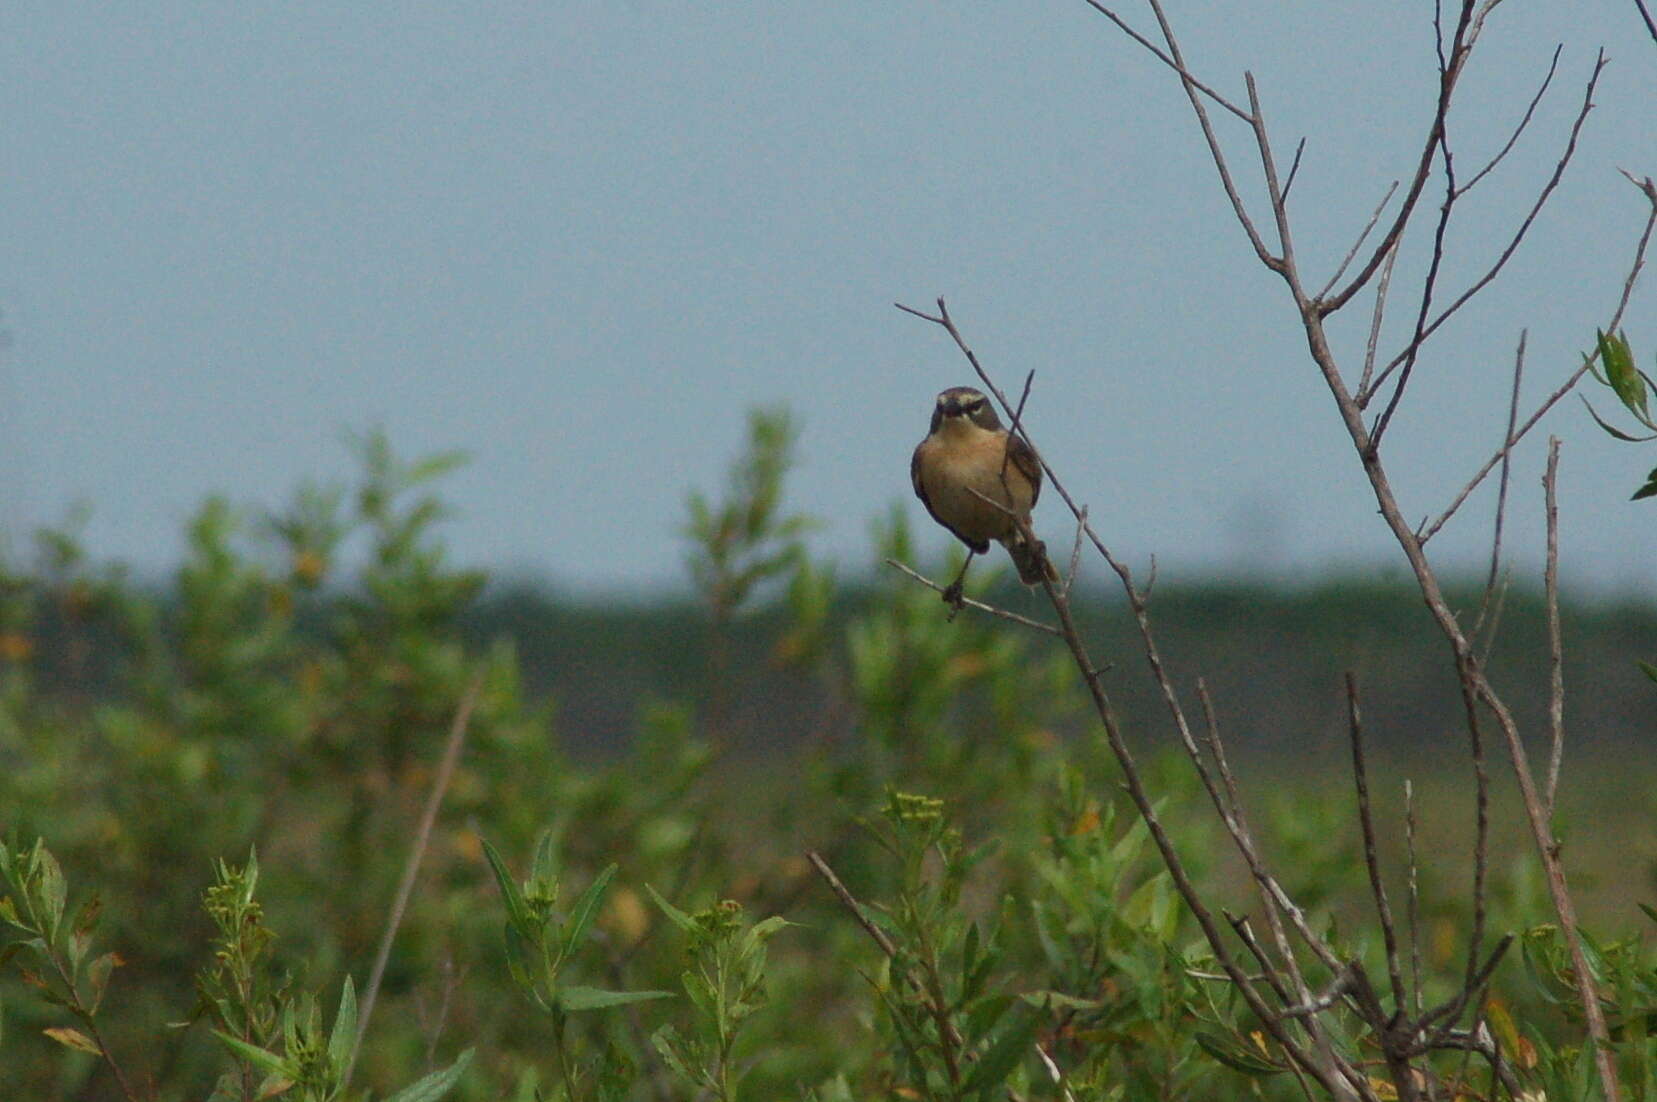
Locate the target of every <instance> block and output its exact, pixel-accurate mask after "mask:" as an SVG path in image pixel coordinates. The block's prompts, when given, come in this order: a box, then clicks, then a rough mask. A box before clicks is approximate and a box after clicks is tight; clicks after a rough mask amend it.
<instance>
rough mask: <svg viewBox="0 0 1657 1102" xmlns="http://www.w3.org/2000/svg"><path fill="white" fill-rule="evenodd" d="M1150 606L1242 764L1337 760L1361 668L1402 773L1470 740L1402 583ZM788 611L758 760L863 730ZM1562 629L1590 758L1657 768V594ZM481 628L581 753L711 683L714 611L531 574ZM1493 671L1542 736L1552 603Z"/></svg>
mask: <svg viewBox="0 0 1657 1102" xmlns="http://www.w3.org/2000/svg"><path fill="white" fill-rule="evenodd" d="M895 577H896V576H895V574H894V578H895ZM881 581H882V583H883V584H882V586H881V587H879V588H877V587H875V586H874V585H873V584H872V583H863V584H854V585H849V586H847V587H845V588H844V589H842V590H841V591H839V592H838V593H837V594H836V597H835V602H834V610H833V613H832V616H833V619H834V621H835V623H836V624H838V625H842V626H843V625H844V624H846V623H848V622H849V621H851V620H852V619H854V618H855V617H856V616H858V615H860V614H861V613H863V612H864V611H866V610H868V609H869V608H870V607H871V605H872V604H874V603H876V602H878V601H880V600H882V599H884V597H883V595H884V594H885V593H886V592H887V590H888V588H889V585H890V584H907V583H902V582H901V579H899V580H898V581H897V582H891V583H888V582H887V580H886V579H881ZM1479 593H1480V591H1479V589H1477V588H1475V587H1472V586H1467V587H1464V588H1463V589H1461V590H1460V591H1459V592H1458V593H1455V594H1454V596H1456V597H1458V598H1459V604H1458V607H1461V608H1466V609H1476V608H1477V606H1478V598H1479ZM1567 600H1568V599H1567ZM994 602H995V603H998V604H1003V605H1005V606H1006V607H1008V608H1011V609H1014V610H1016V611H1020V612H1024V613H1026V614H1028V615H1031V616H1037V617H1039V616H1040V614H1041V612H1042V608H1041V605H1042V602H1041V600H1040V598H1039V595H1035V594H1032V593H1030V592H1029V591H1026V590H1023V589H1021V588H1019V587H1008V588H1006V589H1003V590H999V591H997V593H996V594H995V597H994ZM1078 605H1079V606H1080V608H1081V609H1082V621H1083V624H1084V626H1085V628H1086V630H1087V634H1088V636H1089V638H1090V639H1092V640H1096V641H1097V645H1096V648H1095V653H1097V654H1103V655H1107V656H1110V660H1111V661H1112V663H1113V665H1114V669H1113V670H1112V672H1111V676H1110V677H1109V678H1108V680H1107V684H1108V686H1109V688H1110V692H1111V694H1112V696H1113V698H1115V700H1116V701H1117V703H1118V705H1119V708H1120V710H1121V712H1122V714H1123V715H1124V716H1127V717H1130V722H1131V726H1133V727H1134V728H1135V729H1136V730H1139V731H1141V732H1142V737H1145V738H1155V737H1156V735H1157V732H1159V731H1160V730H1161V728H1162V723H1161V720H1162V715H1161V713H1160V710H1159V705H1158V703H1157V697H1156V694H1155V691H1154V686H1153V685H1152V683H1151V682H1150V680H1149V678H1148V677H1146V676H1145V659H1144V656H1143V654H1142V652H1141V648H1140V646H1139V636H1138V631H1137V629H1136V627H1135V625H1134V623H1133V621H1132V620H1131V618H1130V617H1129V616H1128V614H1127V611H1126V609H1125V608H1124V605H1123V601H1122V599H1121V597H1120V594H1119V593H1117V592H1110V591H1105V590H1100V589H1093V590H1087V591H1085V593H1084V595H1083V596H1080V597H1078ZM940 607H941V606H940ZM963 615H964V616H967V617H971V616H973V615H978V614H975V613H973V612H971V611H968V612H966V613H963ZM1152 615H1153V617H1154V620H1155V626H1156V631H1157V634H1158V637H1159V640H1160V642H1161V645H1162V649H1163V652H1164V655H1165V657H1166V658H1167V660H1168V662H1169V663H1170V665H1171V667H1172V672H1173V674H1174V675H1175V677H1176V678H1177V679H1179V680H1180V681H1181V682H1182V683H1184V684H1186V685H1190V684H1191V683H1193V682H1194V681H1195V679H1196V678H1198V677H1201V678H1203V679H1205V681H1206V682H1207V685H1208V687H1209V690H1210V691H1211V693H1212V694H1213V696H1214V698H1215V701H1216V703H1217V705H1218V707H1219V709H1220V711H1221V713H1222V714H1223V715H1224V716H1225V717H1226V724H1227V729H1228V731H1229V732H1230V734H1231V739H1232V742H1233V744H1234V746H1235V749H1236V752H1238V753H1250V754H1252V753H1256V752H1273V753H1277V752H1281V753H1286V754H1290V755H1293V756H1294V757H1296V758H1297V759H1304V760H1309V761H1319V760H1322V755H1324V754H1326V753H1330V752H1332V753H1333V754H1334V755H1335V760H1336V761H1337V762H1338V761H1339V760H1340V755H1341V754H1342V753H1343V752H1344V747H1343V745H1342V744H1341V741H1340V736H1341V733H1342V731H1343V729H1344V728H1343V724H1344V712H1343V705H1342V702H1341V679H1342V676H1343V675H1344V674H1345V673H1346V671H1348V670H1350V671H1352V672H1354V673H1355V674H1356V675H1357V676H1358V679H1359V684H1360V686H1361V687H1362V689H1363V692H1364V696H1365V700H1366V703H1367V706H1368V707H1367V711H1368V714H1369V730H1370V732H1371V735H1372V737H1373V739H1374V742H1375V744H1376V746H1377V747H1379V748H1381V749H1383V750H1384V751H1385V752H1387V753H1389V754H1393V755H1397V756H1398V758H1399V760H1400V762H1401V763H1402V762H1411V761H1421V760H1422V758H1423V755H1430V754H1431V753H1432V752H1433V751H1434V750H1435V749H1439V748H1441V747H1442V746H1443V745H1444V741H1445V740H1446V739H1450V740H1458V739H1463V738H1465V735H1464V734H1463V733H1462V728H1461V726H1460V724H1459V713H1458V710H1457V709H1458V707H1459V704H1458V698H1457V696H1456V691H1455V683H1454V680H1453V678H1452V677H1451V675H1450V674H1449V672H1448V667H1447V663H1446V660H1445V659H1446V654H1447V653H1448V651H1447V649H1446V647H1445V644H1444V643H1443V642H1442V640H1441V639H1439V638H1436V637H1435V635H1434V633H1433V630H1432V625H1431V621H1430V619H1429V618H1428V616H1427V613H1426V610H1425V608H1424V607H1423V605H1422V603H1421V599H1420V597H1419V596H1418V595H1417V593H1416V592H1415V590H1414V589H1413V587H1411V586H1410V585H1408V584H1407V583H1406V582H1405V581H1403V580H1402V579H1399V580H1397V581H1394V582H1376V581H1375V580H1373V576H1365V577H1356V576H1353V577H1331V578H1327V579H1324V580H1322V581H1318V582H1314V583H1312V584H1308V585H1305V586H1301V587H1297V588H1295V589H1292V590H1290V589H1285V588H1281V587H1274V586H1270V585H1264V584H1257V583H1251V582H1242V581H1238V582H1230V581H1224V580H1216V581H1207V582H1201V583H1197V584H1191V583H1185V584H1182V583H1180V582H1177V581H1164V582H1161V583H1159V584H1158V586H1157V588H1156V590H1155V591H1154V594H1153V598H1152ZM785 617H786V613H785V611H783V610H780V609H779V610H774V611H773V612H771V613H769V614H765V613H762V614H759V615H756V616H754V617H751V618H749V619H746V620H744V621H742V622H741V624H739V625H738V628H737V630H736V631H734V632H733V635H734V637H735V645H736V659H735V661H734V662H733V669H734V673H733V678H734V680H735V681H736V682H737V684H738V685H739V691H738V696H739V697H740V707H739V708H738V709H737V711H736V712H735V714H734V716H733V722H732V728H733V734H734V737H735V739H736V741H737V742H738V743H739V744H740V745H741V746H743V747H744V748H745V749H748V750H753V751H756V752H764V751H765V750H766V749H768V748H788V747H791V746H794V745H795V744H797V743H799V742H801V741H803V740H807V739H811V738H814V737H820V736H821V735H822V733H823V730H824V725H825V723H827V724H828V726H829V727H830V729H832V730H834V731H835V732H836V733H842V734H843V733H844V732H845V730H847V726H846V722H845V721H844V718H843V717H841V720H840V721H838V722H837V720H836V717H834V716H833V715H832V714H831V715H828V716H825V711H829V712H832V709H831V708H830V707H829V704H828V702H827V700H826V699H825V697H826V691H825V689H824V688H823V686H822V684H821V682H820V681H818V680H815V679H812V678H807V677H802V676H799V675H797V674H796V673H795V672H794V671H793V670H792V669H790V668H789V667H788V666H787V665H786V664H784V663H782V662H780V661H778V655H777V653H776V641H777V639H778V638H779V637H781V636H782V635H783V634H785V631H784V619H785ZM1562 621H1563V627H1562V631H1563V637H1564V645H1565V684H1566V693H1567V696H1566V715H1567V721H1568V724H1569V727H1570V731H1571V737H1572V746H1573V750H1574V752H1575V753H1577V754H1579V755H1584V756H1586V757H1590V758H1593V757H1598V756H1600V755H1602V754H1609V755H1614V756H1615V757H1616V759H1617V760H1618V761H1621V762H1624V763H1626V762H1627V761H1628V760H1629V757H1628V756H1629V755H1633V756H1634V760H1636V761H1638V762H1644V761H1645V760H1647V757H1648V756H1649V760H1650V761H1651V762H1652V764H1653V766H1654V767H1657V685H1654V684H1653V683H1652V682H1651V681H1650V680H1649V679H1647V678H1646V677H1645V676H1644V675H1643V674H1642V673H1641V671H1640V670H1639V668H1638V667H1637V665H1636V663H1635V660H1636V659H1637V658H1641V657H1645V658H1651V657H1653V656H1657V603H1632V602H1622V601H1596V602H1591V603H1590V602H1574V603H1572V602H1568V603H1567V604H1566V606H1565V608H1564V610H1563V613H1562ZM464 627H465V630H466V631H467V632H468V633H469V634H472V635H473V636H475V637H476V638H477V639H479V640H484V639H490V638H494V637H497V636H505V637H507V638H510V639H511V640H513V642H514V643H515V644H516V646H517V648H518V653H519V657H520V660H521V662H522V666H523V671H524V678H525V684H526V686H527V687H529V688H530V689H531V690H532V691H534V692H535V693H538V694H541V693H544V694H549V695H550V697H551V699H552V701H553V702H554V704H555V706H556V708H557V714H558V717H559V727H560V731H561V733H562V735H563V737H564V738H565V739H566V740H568V742H569V744H570V745H571V746H572V747H574V748H577V749H579V750H581V751H583V752H594V753H606V752H613V751H615V750H616V749H617V748H618V747H619V745H620V743H621V741H622V740H625V739H626V738H627V737H628V733H629V732H630V731H631V730H632V729H633V726H634V723H635V720H636V718H637V710H638V702H639V701H640V700H648V699H652V698H662V699H669V698H677V697H681V696H683V695H685V694H686V693H689V692H693V691H695V690H696V689H697V687H698V686H700V685H701V684H702V682H703V679H704V678H705V676H706V673H707V661H708V659H707V633H708V626H707V617H706V614H705V612H704V609H703V608H702V606H701V605H700V604H699V603H697V602H696V601H695V600H693V599H691V598H688V597H682V598H676V597H672V596H664V597H660V598H658V599H656V600H654V601H652V602H650V603H642V602H634V601H625V600H623V601H613V602H607V603H603V604H598V603H587V602H581V601H574V600H569V599H561V598H559V597H556V596H554V595H552V593H550V592H549V591H548V590H546V589H545V588H542V587H538V586H536V585H535V584H533V583H529V582H521V583H509V584H499V585H496V586H494V587H492V588H491V589H490V590H488V591H487V592H486V593H484V595H483V596H482V599H481V600H480V601H479V602H478V605H477V606H476V608H475V609H474V610H473V611H471V612H470V613H469V614H468V615H467V617H466V618H465V621H464ZM1009 630H1015V631H1016V630H1017V629H1016V628H1009ZM1492 667H1493V669H1494V670H1495V671H1497V676H1498V677H1499V678H1500V679H1501V681H1502V682H1503V684H1504V685H1507V686H1510V689H1511V692H1512V697H1513V702H1514V705H1515V707H1516V708H1517V709H1518V710H1519V713H1520V714H1521V716H1522V717H1523V719H1524V723H1525V726H1526V727H1527V728H1528V729H1531V730H1535V729H1537V727H1538V723H1539V721H1540V720H1541V719H1543V718H1544V716H1545V708H1546V691H1547V683H1548V681H1547V679H1548V644H1547V634H1546V619H1545V614H1544V609H1543V605H1542V601H1541V593H1540V592H1538V591H1531V590H1523V589H1520V590H1515V591H1510V592H1509V594H1508V596H1507V600H1506V606H1505V610H1504V612H1503V614H1502V622H1501V633H1500V638H1499V641H1498V644H1497V646H1496V648H1495V651H1494V654H1493V656H1492ZM1072 733H1073V732H1072Z"/></svg>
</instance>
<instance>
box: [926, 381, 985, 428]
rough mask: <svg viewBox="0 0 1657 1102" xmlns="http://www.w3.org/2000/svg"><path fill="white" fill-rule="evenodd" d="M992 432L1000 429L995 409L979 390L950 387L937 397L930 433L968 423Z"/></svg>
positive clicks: (968, 387) (966, 387)
mask: <svg viewBox="0 0 1657 1102" xmlns="http://www.w3.org/2000/svg"><path fill="white" fill-rule="evenodd" d="M969 422H970V423H971V424H974V425H977V426H978V427H979V428H981V429H987V430H989V431H991V432H994V431H995V430H996V429H999V428H1000V427H1001V420H1000V418H998V417H996V415H995V407H994V406H992V405H990V400H989V399H988V398H986V397H984V394H983V392H982V391H980V390H975V389H973V388H972V387H970V386H952V387H950V388H949V389H948V390H946V391H944V392H943V393H941V394H939V395H938V404H937V405H936V406H934V407H933V409H932V431H933V432H937V431H938V430H939V429H940V428H942V427H944V426H946V425H951V424H953V425H958V426H964V425H966V424H968V423H969Z"/></svg>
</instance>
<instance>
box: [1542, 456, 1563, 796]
mask: <svg viewBox="0 0 1657 1102" xmlns="http://www.w3.org/2000/svg"><path fill="white" fill-rule="evenodd" d="M1558 482H1559V437H1557V436H1550V437H1548V470H1547V473H1546V474H1544V475H1543V476H1542V494H1543V498H1544V501H1545V509H1546V512H1547V525H1548V563H1547V566H1546V568H1545V569H1544V570H1543V573H1542V579H1543V581H1542V584H1543V587H1544V589H1545V590H1546V593H1547V603H1548V666H1549V677H1548V733H1549V736H1550V739H1549V745H1548V779H1547V781H1546V783H1545V785H1544V787H1543V789H1542V801H1543V806H1544V807H1546V808H1547V812H1548V818H1550V819H1551V818H1553V810H1554V797H1555V795H1556V794H1557V793H1558V791H1559V765H1560V760H1561V759H1562V758H1563V757H1564V755H1565V674H1564V651H1565V647H1564V643H1563V641H1562V639H1561V636H1560V630H1559V502H1558V500H1557V498H1556V497H1555V490H1556V489H1557V488H1558Z"/></svg>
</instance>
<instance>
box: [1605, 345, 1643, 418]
mask: <svg viewBox="0 0 1657 1102" xmlns="http://www.w3.org/2000/svg"><path fill="white" fill-rule="evenodd" d="M1598 337H1599V358H1600V362H1601V363H1603V364H1604V365H1605V377H1606V379H1607V381H1609V382H1610V384H1611V389H1612V390H1613V391H1614V392H1615V393H1616V395H1617V398H1618V399H1619V400H1620V401H1621V402H1622V404H1623V405H1624V406H1626V407H1627V408H1628V411H1629V412H1630V413H1634V414H1641V415H1649V412H1650V410H1649V408H1648V407H1647V405H1646V389H1645V380H1644V379H1642V378H1640V373H1639V371H1638V370H1636V369H1635V367H1634V351H1633V349H1631V348H1630V347H1629V345H1628V338H1627V337H1626V336H1624V335H1621V334H1615V333H1613V334H1611V335H1609V336H1607V335H1606V334H1604V333H1600V334H1598Z"/></svg>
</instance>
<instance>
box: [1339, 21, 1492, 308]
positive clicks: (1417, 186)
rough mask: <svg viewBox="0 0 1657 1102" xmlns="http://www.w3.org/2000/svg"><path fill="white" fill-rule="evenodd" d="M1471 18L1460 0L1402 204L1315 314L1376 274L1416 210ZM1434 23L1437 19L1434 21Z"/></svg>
mask: <svg viewBox="0 0 1657 1102" xmlns="http://www.w3.org/2000/svg"><path fill="white" fill-rule="evenodd" d="M1472 19H1473V0H1462V5H1461V15H1460V18H1459V20H1458V22H1457V25H1456V32H1455V38H1454V41H1453V43H1452V47H1451V51H1450V56H1449V58H1448V59H1446V58H1445V56H1444V50H1443V46H1442V44H1441V45H1440V47H1439V76H1438V104H1437V105H1436V106H1435V107H1434V109H1433V120H1432V123H1431V124H1430V125H1429V126H1428V128H1427V140H1426V141H1425V142H1423V143H1422V147H1421V157H1420V159H1419V160H1418V161H1417V162H1416V166H1415V174H1414V175H1413V176H1412V177H1411V178H1410V186H1409V189H1408V190H1407V191H1405V193H1404V202H1403V205H1402V206H1400V207H1399V209H1398V213H1397V215H1395V216H1394V217H1393V220H1392V225H1391V226H1390V227H1389V228H1388V229H1387V232H1386V233H1385V234H1384V235H1383V236H1382V237H1381V242H1380V244H1379V245H1377V246H1376V248H1375V251H1374V252H1373V253H1371V254H1370V257H1369V260H1367V261H1366V262H1365V263H1364V266H1363V267H1362V268H1361V269H1359V271H1358V274H1357V275H1355V276H1353V277H1352V281H1351V282H1350V283H1348V284H1347V285H1346V286H1345V287H1343V288H1342V289H1341V290H1340V291H1339V292H1337V293H1336V294H1335V296H1334V297H1333V298H1330V297H1329V296H1327V295H1320V296H1319V297H1318V302H1317V310H1318V314H1319V315H1320V316H1322V317H1327V316H1329V315H1330V314H1333V313H1334V312H1335V311H1336V310H1339V309H1340V308H1341V307H1342V306H1345V305H1346V303H1347V301H1348V300H1349V299H1351V298H1352V296H1353V295H1355V294H1357V293H1358V292H1359V291H1361V290H1363V288H1364V285H1365V284H1367V283H1368V282H1369V281H1370V278H1371V277H1372V276H1374V275H1375V271H1376V269H1377V268H1379V267H1380V266H1381V262H1382V261H1383V260H1385V259H1386V255H1387V253H1389V252H1391V251H1392V249H1393V246H1394V245H1396V244H1397V243H1398V239H1399V238H1400V237H1402V236H1403V235H1404V228H1405V227H1406V226H1408V225H1409V222H1410V218H1411V217H1412V216H1414V214H1415V205H1416V202H1417V201H1418V200H1419V199H1420V198H1421V192H1422V189H1423V188H1425V187H1426V185H1427V177H1428V175H1430V174H1431V172H1432V167H1433V157H1434V154H1435V153H1436V151H1437V150H1438V148H1439V145H1440V140H1441V138H1442V137H1443V134H1444V126H1445V121H1446V120H1447V119H1448V117H1449V114H1450V99H1451V97H1452V95H1453V94H1454V92H1455V88H1456V82H1457V81H1458V80H1459V79H1460V77H1461V73H1462V68H1463V66H1464V65H1465V64H1466V62H1467V57H1468V54H1469V53H1471V52H1472V48H1473V47H1472V43H1471V41H1469V40H1468V39H1467V37H1466V34H1467V29H1468V27H1469V26H1470V24H1471V23H1472ZM1434 23H1435V26H1436V24H1437V21H1436V19H1435V21H1434Z"/></svg>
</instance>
